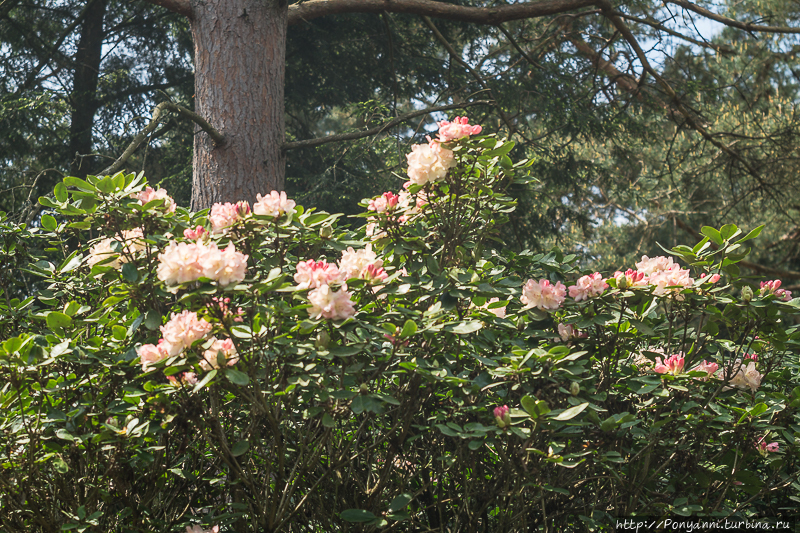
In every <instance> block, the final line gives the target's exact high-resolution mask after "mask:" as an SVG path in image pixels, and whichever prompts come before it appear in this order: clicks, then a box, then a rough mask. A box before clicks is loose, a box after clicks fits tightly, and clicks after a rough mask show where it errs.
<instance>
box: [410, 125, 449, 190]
mask: <svg viewBox="0 0 800 533" xmlns="http://www.w3.org/2000/svg"><path fill="white" fill-rule="evenodd" d="M428 141H429V142H428V144H415V145H414V146H412V147H411V153H410V154H408V155H406V159H407V160H408V177H409V179H410V180H411V183H413V184H415V185H425V184H427V183H433V182H435V181H440V180H443V179H444V178H445V176H447V171H448V169H450V168H452V167H454V166H455V164H456V160H455V157H454V155H453V151H452V150H448V149H447V148H443V147H442V145H441V144H440V143H439V142H438V141H435V140H430V137H429V138H428Z"/></svg>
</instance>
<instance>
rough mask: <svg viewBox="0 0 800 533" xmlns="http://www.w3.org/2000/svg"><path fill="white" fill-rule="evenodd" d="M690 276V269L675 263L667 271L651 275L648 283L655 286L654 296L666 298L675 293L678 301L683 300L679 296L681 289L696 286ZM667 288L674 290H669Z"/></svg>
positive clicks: (657, 271) (658, 271)
mask: <svg viewBox="0 0 800 533" xmlns="http://www.w3.org/2000/svg"><path fill="white" fill-rule="evenodd" d="M689 274H690V272H689V270H688V269H685V268H681V267H680V265H678V264H677V263H673V264H672V265H670V267H669V268H668V269H666V270H656V271H655V272H653V273H652V274H650V276H648V278H647V281H648V283H649V284H650V285H655V289H653V294H655V295H656V296H665V295H667V294H669V293H673V294H675V297H676V298H677V299H678V300H682V299H683V297H682V296H681V295H680V294H678V293H679V292H680V291H681V290H682V289H681V287H691V286H692V285H693V284H694V280H693V279H692V278H691V277H689ZM667 287H674V288H672V289H668V288H667Z"/></svg>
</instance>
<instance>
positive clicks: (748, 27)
mask: <svg viewBox="0 0 800 533" xmlns="http://www.w3.org/2000/svg"><path fill="white" fill-rule="evenodd" d="M666 1H667V2H669V3H670V4H675V5H676V6H681V7H682V8H684V9H688V10H689V11H694V12H695V13H697V14H698V15H701V16H703V17H705V18H709V19H711V20H716V21H717V22H720V23H722V24H725V25H726V26H730V27H732V28H739V29H740V30H745V31H752V32H767V33H800V28H791V27H787V26H761V25H758V24H750V23H749V22H739V21H738V20H735V19H732V18H728V17H723V16H722V15H717V14H716V13H714V12H713V11H709V10H708V9H706V8H703V7H700V6H698V5H695V4H693V3H691V2H688V1H687V0H666Z"/></svg>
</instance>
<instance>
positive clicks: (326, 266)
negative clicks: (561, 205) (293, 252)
mask: <svg viewBox="0 0 800 533" xmlns="http://www.w3.org/2000/svg"><path fill="white" fill-rule="evenodd" d="M341 278H342V273H341V272H340V271H339V267H338V266H336V265H335V264H333V263H328V262H327V261H325V260H324V259H323V260H321V261H314V260H313V259H309V260H308V261H301V262H299V263H298V264H297V273H296V274H295V275H294V280H295V281H296V282H297V289H298V290H303V289H317V288H319V287H321V286H323V285H331V284H339V283H341V281H342V280H341Z"/></svg>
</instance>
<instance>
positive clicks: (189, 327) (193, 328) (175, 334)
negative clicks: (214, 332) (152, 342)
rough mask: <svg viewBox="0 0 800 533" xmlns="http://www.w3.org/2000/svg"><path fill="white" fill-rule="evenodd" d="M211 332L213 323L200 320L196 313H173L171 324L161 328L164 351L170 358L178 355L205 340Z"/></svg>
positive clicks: (168, 323)
mask: <svg viewBox="0 0 800 533" xmlns="http://www.w3.org/2000/svg"><path fill="white" fill-rule="evenodd" d="M210 331H211V323H210V322H208V321H206V320H200V319H198V318H197V313H195V312H194V311H183V312H182V313H172V316H171V317H170V319H169V322H167V323H166V324H164V325H163V326H161V335H162V336H163V337H164V338H163V341H164V342H163V346H164V349H165V351H166V352H167V354H169V356H170V357H171V356H173V355H178V354H179V353H181V352H182V351H183V350H185V349H186V348H189V347H190V346H191V345H192V344H193V343H194V342H195V341H198V340H200V339H202V338H204V337H205V336H206V335H208V333H209V332H210ZM159 348H161V343H159Z"/></svg>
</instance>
